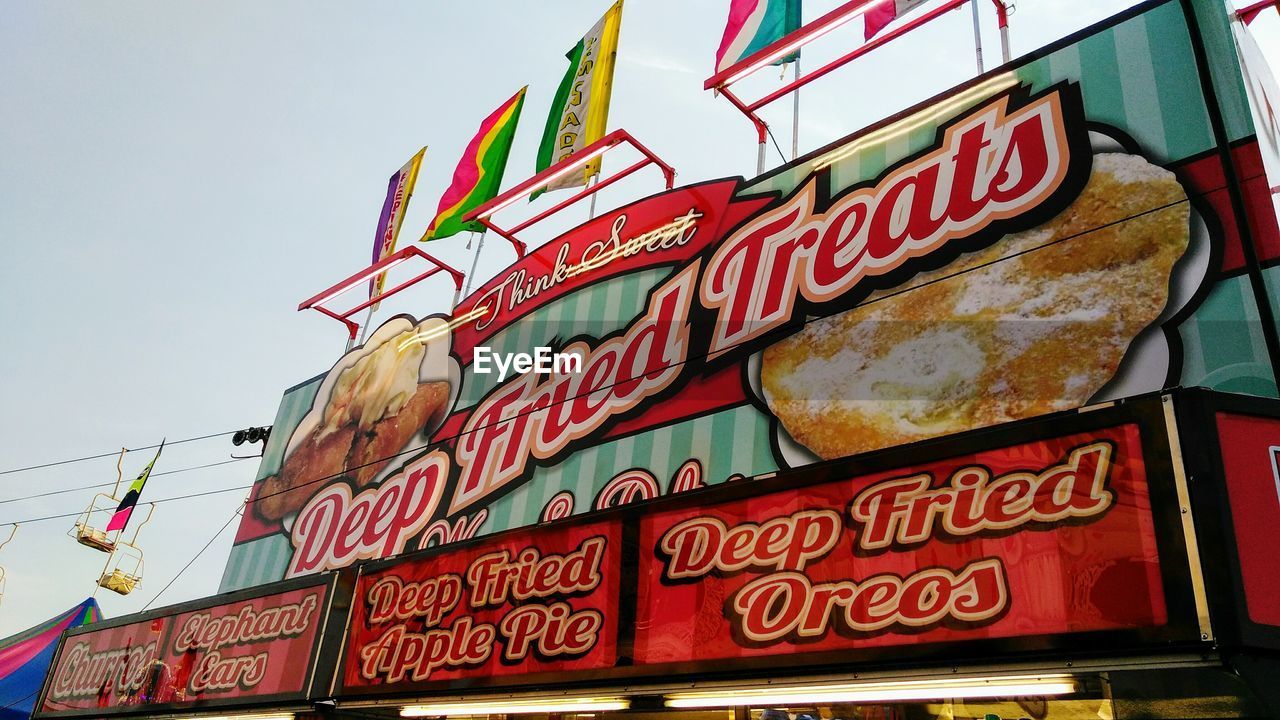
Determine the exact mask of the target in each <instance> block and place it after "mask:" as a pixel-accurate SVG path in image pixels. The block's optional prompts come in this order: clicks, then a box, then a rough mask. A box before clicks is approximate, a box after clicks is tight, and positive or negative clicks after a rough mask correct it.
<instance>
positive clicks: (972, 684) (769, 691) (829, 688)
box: [666, 675, 1076, 708]
mask: <svg viewBox="0 0 1280 720" xmlns="http://www.w3.org/2000/svg"><path fill="white" fill-rule="evenodd" d="M1075 690H1076V683H1075V680H1074V678H1072V677H1071V676H1070V675H1046V676H1004V677H987V678H946V679H944V680H904V681H897V682H865V683H847V684H841V685H817V686H810V687H790V688H786V687H779V688H741V689H735V690H719V691H715V690H707V691H704V692H687V693H672V694H670V695H668V696H667V698H666V705H667V707H673V708H712V707H731V706H735V705H805V704H811V703H875V702H889V701H895V700H940V699H948V698H989V697H1008V696H1026V695H1064V694H1067V693H1072V692H1075Z"/></svg>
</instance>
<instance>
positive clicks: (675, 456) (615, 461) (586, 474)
mask: <svg viewBox="0 0 1280 720" xmlns="http://www.w3.org/2000/svg"><path fill="white" fill-rule="evenodd" d="M771 432H772V431H771V430H770V425H769V419H768V417H767V416H766V415H764V414H763V413H761V412H760V411H759V410H757V409H756V408H755V407H753V406H749V405H744V406H741V407H737V408H733V409H730V410H724V411H721V412H718V413H715V414H713V415H706V416H703V417H700V418H695V419H693V420H686V421H684V422H682V423H676V424H674V425H668V426H665V427H661V428H657V429H655V430H651V431H648V432H645V433H640V434H638V435H632V436H630V437H625V438H621V439H618V440H613V441H609V442H605V443H601V444H600V445H596V446H594V447H591V448H587V449H586V450H583V451H580V452H578V453H575V454H573V455H571V456H570V457H569V458H567V459H566V460H565V461H564V462H562V463H560V464H558V465H555V466H553V467H548V468H539V469H538V470H536V471H535V472H534V474H533V478H532V479H531V480H530V481H529V482H527V483H525V484H524V485H523V486H521V487H520V488H517V489H516V490H514V491H512V492H511V493H509V494H507V495H505V496H503V497H502V498H500V499H498V500H497V501H495V502H494V503H492V504H491V505H490V506H489V519H488V520H487V521H485V525H484V527H483V528H482V529H481V532H482V533H485V534H487V533H492V532H499V531H502V530H507V529H510V528H514V527H522V526H526V525H533V524H536V523H537V522H539V521H540V519H541V515H542V508H543V507H544V506H545V505H546V504H547V502H548V501H550V500H551V498H552V497H553V496H555V494H556V493H558V492H560V491H561V490H571V491H572V492H573V495H574V513H575V514H580V513H584V512H588V511H590V510H591V509H592V508H593V507H594V503H595V498H596V495H597V494H598V493H599V492H600V490H601V489H603V487H604V485H605V484H606V483H608V482H609V480H611V479H612V478H613V477H614V476H616V475H617V474H618V473H620V472H622V471H624V470H629V469H632V468H642V469H644V470H647V471H649V472H650V473H651V474H652V475H653V476H654V477H655V478H656V479H657V480H658V485H659V487H661V488H662V491H663V492H664V493H665V492H666V491H667V488H668V486H669V485H670V482H671V477H672V475H674V474H675V472H676V470H677V469H679V468H680V466H681V465H682V464H684V463H685V461H687V460H689V459H691V458H694V459H697V460H698V461H699V462H701V463H702V467H703V472H704V481H705V482H707V483H708V484H714V483H719V482H724V480H725V479H726V478H728V477H729V476H730V475H734V474H740V475H745V476H748V477H750V476H753V475H760V474H763V473H769V472H773V471H775V470H777V469H778V465H777V462H776V461H775V460H774V458H773V451H772V445H771V443H770V440H771V437H770V434H771Z"/></svg>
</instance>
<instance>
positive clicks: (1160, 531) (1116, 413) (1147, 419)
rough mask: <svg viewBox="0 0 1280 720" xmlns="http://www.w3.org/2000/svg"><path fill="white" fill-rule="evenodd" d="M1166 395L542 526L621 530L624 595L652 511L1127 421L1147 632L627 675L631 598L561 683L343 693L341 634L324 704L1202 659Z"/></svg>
mask: <svg viewBox="0 0 1280 720" xmlns="http://www.w3.org/2000/svg"><path fill="white" fill-rule="evenodd" d="M1171 397H1172V396H1171V395H1170V394H1169V393H1151V394H1147V395H1142V396H1138V397H1136V398H1132V399H1129V400H1126V401H1124V402H1122V403H1117V404H1115V405H1113V406H1110V407H1100V408H1097V409H1094V410H1087V411H1078V410H1073V411H1066V412H1062V413H1055V414H1053V415H1047V416H1041V417H1039V418H1032V419H1029V420H1023V421H1019V422H1014V423H1008V424H1006V425H1001V426H997V427H994V428H986V429H980V430H974V431H970V432H967V433H962V434H958V435H953V436H949V437H944V438H935V439H930V440H925V441H921V442H918V443H914V444H910V445H904V446H899V447H894V448H888V449H885V450H879V451H875V452H871V453H867V454H864V455H856V456H852V457H849V458H842V459H839V460H832V461H826V462H821V463H816V464H814V465H809V466H805V467H803V468H799V469H795V470H786V471H781V472H778V473H774V474H772V475H769V476H765V477H762V478H759V479H757V480H746V481H738V482H733V483H720V484H717V485H713V486H710V487H706V488H702V489H699V490H693V491H689V492H686V493H682V494H680V495H677V496H674V497H673V496H669V495H668V496H664V497H660V498H655V499H652V500H646V501H641V502H636V503H633V504H630V505H626V506H623V507H620V508H614V509H610V510H601V511H596V512H593V513H590V514H587V515H581V516H575V517H571V518H566V519H564V520H558V521H555V522H554V523H547V524H546V525H545V526H569V525H574V524H581V523H599V522H605V521H617V522H620V523H621V524H622V528H623V535H622V537H623V543H622V552H623V558H622V563H621V566H622V579H621V582H620V583H619V587H621V588H626V587H633V586H635V584H636V583H639V582H642V581H644V579H642V578H640V577H639V576H638V569H639V568H638V566H639V553H640V552H642V551H643V550H642V548H640V547H639V534H640V532H639V531H640V519H641V517H642V516H643V515H646V514H648V513H650V512H655V511H657V510H658V509H662V510H673V509H679V508H683V507H688V506H704V505H710V504H714V503H717V502H722V501H730V500H737V499H742V498H748V497H753V496H757V495H763V494H767V493H770V492H777V491H780V490H787V489H798V488H803V487H807V486H809V485H817V484H821V483H826V482H831V481H837V480H840V479H841V478H847V477H850V476H854V475H869V474H872V473H876V472H881V471H891V470H893V469H894V468H896V467H904V466H908V465H917V464H923V463H928V462H933V461H939V460H946V459H949V458H953V457H957V456H962V455H970V454H973V453H979V452H983V451H988V450H994V449H999V448H1002V447H1008V446H1011V445H1017V444H1020V443H1027V442H1035V441H1037V440H1047V439H1053V438H1056V437H1060V436H1063V435H1071V434H1075V433H1081V432H1088V431H1091V430H1098V429H1102V428H1108V427H1113V426H1116V425H1122V424H1127V423H1134V424H1137V425H1138V429H1139V435H1140V438H1141V448H1142V453H1143V462H1144V463H1145V465H1146V473H1147V481H1148V487H1149V489H1150V491H1151V508H1152V516H1153V520H1154V523H1155V535H1156V547H1157V551H1158V553H1159V557H1160V574H1161V579H1162V586H1163V591H1164V597H1165V602H1166V604H1167V607H1168V612H1169V622H1168V624H1166V625H1165V626H1162V627H1156V628H1140V629H1129V630H1101V631H1091V632H1080V633H1070V634H1054V635H1029V636H1023V637H1018V638H992V639H977V640H972V641H958V642H957V641H952V642H940V643H928V644H919V645H912V646H909V647H904V646H897V647H894V646H889V647H876V648H865V649H853V650H847V649H846V650H832V651H823V652H813V653H795V654H790V655H780V656H773V657H747V658H736V659H729V660H723V659H722V660H717V661H715V662H678V663H665V664H661V665H645V666H636V665H634V664H632V653H633V650H634V637H635V634H634V625H635V617H636V603H637V598H636V596H635V595H634V594H631V595H630V596H627V595H625V594H624V595H623V596H622V597H620V598H619V604H618V607H619V610H618V617H617V618H616V619H615V620H614V621H615V622H616V623H617V624H618V639H617V646H618V657H617V659H616V660H615V664H614V666H613V667H612V668H603V669H598V670H583V671H578V672H574V673H573V675H572V677H571V678H568V679H566V677H565V674H563V673H530V674H527V675H514V676H498V677H485V678H467V679H465V680H439V681H425V682H419V683H411V682H405V683H397V684H395V685H382V686H377V687H373V688H370V687H360V688H349V687H347V686H346V685H345V684H344V683H343V682H342V677H343V673H342V665H343V664H344V663H345V662H347V659H348V658H347V655H348V648H347V637H348V634H349V628H347V629H344V632H343V639H342V643H341V649H340V651H339V657H338V663H339V665H338V667H337V669H336V670H335V672H334V679H333V684H332V686H331V689H330V693H329V695H330V696H332V697H337V698H344V699H361V698H385V697H392V696H421V695H426V694H441V695H444V694H454V693H457V692H459V691H471V690H476V689H481V688H492V689H507V688H509V689H519V688H529V687H530V686H536V687H538V688H546V689H550V688H559V687H570V686H582V685H590V684H596V685H599V684H605V683H609V682H618V681H624V682H633V681H639V680H655V681H660V680H661V679H663V678H669V677H672V676H676V675H678V676H680V677H681V678H683V679H688V680H690V681H695V680H709V679H723V678H724V677H726V676H727V677H733V678H736V679H742V678H744V677H749V676H753V675H754V676H768V675H776V674H777V672H778V671H779V670H780V669H786V670H790V671H803V670H811V671H819V670H823V669H826V670H830V669H831V668H832V667H833V666H839V667H841V668H843V669H854V668H856V667H858V666H868V665H875V666H876V667H879V668H883V667H884V666H885V665H886V664H909V663H911V664H916V665H925V664H928V665H933V664H946V665H954V664H955V663H956V662H972V661H973V660H974V659H975V658H985V659H988V660H992V661H1000V660H1011V659H1022V660H1025V659H1027V658H1028V657H1029V656H1036V655H1040V656H1046V655H1048V656H1051V657H1053V658H1055V659H1058V658H1061V657H1063V656H1065V655H1081V656H1083V655H1094V656H1096V655H1098V654H1115V653H1121V652H1125V651H1133V650H1140V649H1143V648H1147V649H1150V648H1152V647H1159V648H1160V649H1161V650H1162V651H1169V650H1174V649H1179V648H1181V649H1186V650H1194V651H1202V650H1203V649H1204V647H1203V641H1204V638H1202V636H1201V628H1200V621H1199V614H1198V613H1197V610H1196V601H1195V592H1194V591H1193V587H1194V585H1195V584H1196V583H1199V582H1200V581H1199V580H1198V579H1196V578H1195V577H1194V576H1193V573H1192V570H1191V564H1190V561H1189V559H1188V558H1189V555H1188V547H1187V541H1186V538H1185V537H1184V534H1183V529H1182V528H1183V526H1182V511H1181V506H1180V504H1179V501H1178V491H1177V482H1178V479H1177V476H1176V474H1175V471H1174V463H1175V460H1174V457H1173V453H1172V451H1171V448H1170V442H1169V432H1170V430H1171V428H1170V427H1169V426H1168V424H1167V421H1166V416H1165V410H1164V403H1165V402H1168V401H1169V398H1171ZM521 532H528V528H515V529H512V530H505V531H503V532H500V533H494V534H492V535H485V536H482V537H479V538H474V539H471V540H468V541H464V542H457V543H451V544H449V545H447V546H444V547H439V548H429V549H426V550H420V551H417V552H414V553H409V554H405V555H401V556H398V557H395V558H388V559H383V560H375V561H369V562H365V563H361V564H360V566H359V567H360V573H361V574H363V573H372V572H377V571H380V570H385V569H387V568H389V567H393V566H395V565H396V564H398V563H401V562H405V561H407V560H410V559H413V560H421V559H423V558H425V557H431V556H433V555H436V554H440V553H445V552H457V551H459V550H463V549H465V548H469V547H472V546H474V545H479V544H484V543H492V542H501V541H502V540H503V539H504V538H505V537H506V536H507V535H508V534H514V533H521Z"/></svg>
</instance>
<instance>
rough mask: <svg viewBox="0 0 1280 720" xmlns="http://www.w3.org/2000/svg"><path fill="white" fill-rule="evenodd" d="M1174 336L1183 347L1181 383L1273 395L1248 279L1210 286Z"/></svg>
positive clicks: (1255, 305) (1241, 278) (1240, 278)
mask: <svg viewBox="0 0 1280 720" xmlns="http://www.w3.org/2000/svg"><path fill="white" fill-rule="evenodd" d="M1275 272H1277V270H1276V269H1274V268H1273V269H1272V273H1273V274H1274V273H1275ZM1178 332H1179V333H1180V334H1181V336H1182V345H1183V350H1182V357H1183V364H1182V378H1181V381H1180V384H1182V385H1186V386H1191V385H1199V386H1202V387H1208V388H1213V389H1215V390H1222V391H1225V392H1238V393H1248V394H1250V395H1261V396H1263V397H1276V395H1277V393H1276V384H1275V381H1274V380H1273V379H1272V377H1271V366H1270V364H1269V362H1268V361H1267V350H1266V346H1265V344H1264V341H1263V339H1262V322H1261V320H1260V319H1259V318H1258V307H1257V304H1256V303H1255V302H1254V299H1253V292H1252V290H1251V289H1250V287H1249V281H1248V278H1247V277H1244V276H1241V277H1235V278H1231V279H1228V280H1223V281H1221V282H1219V283H1218V284H1217V285H1215V286H1214V288H1213V290H1212V291H1211V292H1210V293H1209V296H1208V297H1206V298H1205V300H1204V302H1203V303H1202V304H1201V305H1200V307H1199V308H1197V309H1196V311H1195V313H1194V314H1193V315H1192V316H1191V317H1190V318H1187V320H1186V321H1185V322H1183V323H1182V325H1180V326H1179V328H1178Z"/></svg>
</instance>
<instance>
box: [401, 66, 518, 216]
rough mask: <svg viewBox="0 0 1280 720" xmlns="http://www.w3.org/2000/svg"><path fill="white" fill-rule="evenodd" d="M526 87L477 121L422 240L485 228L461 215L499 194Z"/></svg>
mask: <svg viewBox="0 0 1280 720" xmlns="http://www.w3.org/2000/svg"><path fill="white" fill-rule="evenodd" d="M528 89H529V88H528V86H527V85H526V86H525V87H522V88H520V92H518V93H516V94H515V95H513V96H511V99H510V100H508V101H506V102H504V103H502V105H501V106H499V107H498V109H497V110H494V111H493V113H492V114H490V115H489V117H487V118H485V119H484V122H482V123H480V130H479V131H478V132H476V136H475V137H473V138H471V142H470V143H468V144H467V149H466V150H464V151H463V153H462V159H461V160H459V161H458V168H457V169H456V170H454V171H453V182H452V183H450V185H449V189H448V190H445V191H444V195H443V196H442V197H441V198H440V206H439V208H438V209H437V210H436V216H435V218H434V219H433V220H432V221H431V224H430V225H428V226H427V231H426V233H424V234H423V235H422V238H421V239H422V241H426V240H438V239H439V238H446V237H449V236H450V235H456V234H458V233H460V232H462V231H463V230H471V231H475V232H479V231H482V230H484V226H483V225H481V224H480V223H479V222H477V221H474V220H473V221H471V222H463V221H462V217H463V216H464V215H466V214H467V213H469V212H471V211H472V210H474V209H476V208H478V207H480V206H481V205H483V204H485V203H486V202H489V201H490V200H492V199H493V198H494V197H495V196H496V195H497V194H498V187H499V186H500V185H502V173H503V171H504V170H506V168H507V156H508V155H510V154H511V140H512V138H514V137H515V134H516V124H517V123H519V122H520V110H521V108H523V107H524V91H525V90H528Z"/></svg>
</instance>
